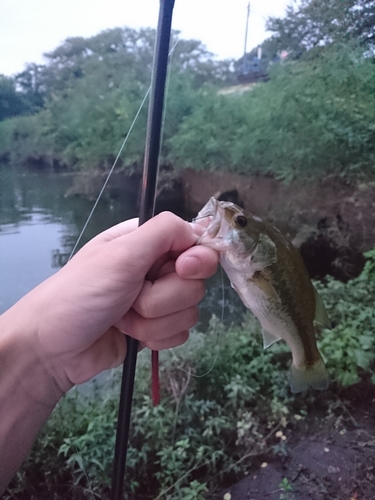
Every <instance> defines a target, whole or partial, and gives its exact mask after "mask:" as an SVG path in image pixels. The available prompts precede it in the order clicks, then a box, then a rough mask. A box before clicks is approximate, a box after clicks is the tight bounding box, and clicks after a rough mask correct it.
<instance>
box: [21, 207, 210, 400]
mask: <svg viewBox="0 0 375 500" xmlns="http://www.w3.org/2000/svg"><path fill="white" fill-rule="evenodd" d="M200 233H201V229H200V228H199V227H195V226H194V225H191V224H188V223H187V222H184V221H183V220H181V219H180V218H178V217H177V216H175V215H173V214H171V213H163V214H160V215H158V216H156V217H154V218H153V219H151V220H150V221H148V222H146V223H145V224H143V225H142V226H141V227H139V228H138V227H137V220H136V219H133V220H130V221H126V222H124V223H122V224H119V225H117V226H115V227H113V228H111V229H109V230H108V231H105V232H104V233H101V234H100V235H98V236H97V237H96V238H94V239H93V240H91V241H90V242H89V243H88V244H87V245H85V246H84V247H83V248H82V249H81V250H80V251H79V252H78V253H77V255H76V256H74V257H73V259H72V260H71V261H70V262H69V263H68V264H67V265H66V266H65V267H64V268H63V269H61V270H60V271H59V272H58V273H56V274H55V275H54V276H52V277H51V278H49V279H48V280H46V281H45V282H44V283H42V284H41V285H39V287H37V288H36V289H34V290H33V291H32V292H30V294H28V295H27V296H26V297H25V298H24V299H23V300H22V301H21V303H23V311H27V315H28V324H29V326H30V330H31V331H32V332H33V342H32V343H30V345H31V346H32V349H33V351H34V352H35V353H36V355H37V358H38V359H39V360H40V362H41V363H42V364H43V366H44V368H45V370H46V371H47V372H48V373H49V374H50V376H52V377H53V379H54V381H55V383H56V384H57V386H58V387H59V388H60V390H61V392H66V391H67V390H68V389H69V388H70V387H72V386H73V385H74V384H79V383H82V382H84V381H86V380H88V379H90V378H91V377H93V376H94V375H96V374H97V373H99V372H101V371H103V370H105V369H108V368H112V367H115V366H117V365H119V364H120V363H121V362H122V361H123V360H124V358H125V355H126V339H125V336H124V333H126V334H128V335H130V336H132V337H134V338H136V339H138V340H139V341H140V343H141V345H142V346H147V347H149V348H151V349H154V350H159V349H165V348H169V347H174V346H176V345H179V344H181V343H183V342H184V341H186V339H187V338H188V329H189V328H190V327H191V326H193V325H194V324H195V323H196V321H197V317H198V311H197V303H198V302H199V301H200V300H201V299H202V298H203V296H204V282H203V279H204V278H207V277H209V276H211V275H212V274H213V273H214V272H215V270H216V267H217V262H218V255H217V254H216V252H214V251H213V250H211V249H208V248H206V247H203V246H196V247H195V246H192V245H194V243H195V242H196V241H197V240H198V237H199V235H200ZM30 330H29V331H30Z"/></svg>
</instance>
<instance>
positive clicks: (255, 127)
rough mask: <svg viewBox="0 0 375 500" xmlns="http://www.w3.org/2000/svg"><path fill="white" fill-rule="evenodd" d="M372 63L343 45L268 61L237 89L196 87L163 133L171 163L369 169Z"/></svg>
mask: <svg viewBox="0 0 375 500" xmlns="http://www.w3.org/2000/svg"><path fill="white" fill-rule="evenodd" d="M374 110H375V66H374V64H373V63H372V61H371V60H370V59H367V58H364V57H363V56H362V55H361V53H360V52H358V51H356V50H355V49H353V48H350V47H349V48H348V47H347V46H340V47H335V48H332V50H330V51H328V50H327V51H326V52H325V53H324V54H322V56H321V57H320V58H319V59H316V60H310V61H305V62H299V63H294V62H289V63H286V64H284V65H278V66H277V67H274V69H273V71H272V73H271V80H270V81H269V82H267V83H264V84H261V85H257V86H255V87H254V88H253V90H251V91H250V92H246V93H244V94H242V95H232V96H225V95H217V94H216V93H215V92H211V93H205V94H204V95H202V100H201V105H200V106H199V107H198V108H196V109H194V111H193V113H192V114H190V115H189V116H187V117H186V118H185V119H184V121H183V123H182V125H181V127H180V129H179V132H178V133H177V134H176V135H175V136H174V137H172V139H171V140H170V144H171V155H170V160H171V161H172V162H173V163H174V164H175V165H176V166H179V167H193V168H195V169H223V170H231V171H237V172H242V173H247V172H249V173H257V172H258V173H259V172H260V173H263V174H267V173H272V174H273V175H275V176H277V177H278V178H283V179H287V180H288V179H292V178H294V177H302V178H303V177H307V176H309V177H321V176H322V175H330V174H338V175H347V176H348V177H353V176H354V175H356V176H357V175H362V176H364V177H366V178H367V177H369V176H371V175H373V174H374V163H375V148H374V144H375V128H374V126H373V124H374V122H375V112H374Z"/></svg>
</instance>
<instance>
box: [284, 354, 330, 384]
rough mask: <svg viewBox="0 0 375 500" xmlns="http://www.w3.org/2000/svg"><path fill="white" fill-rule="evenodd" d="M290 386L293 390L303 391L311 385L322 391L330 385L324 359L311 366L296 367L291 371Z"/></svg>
mask: <svg viewBox="0 0 375 500" xmlns="http://www.w3.org/2000/svg"><path fill="white" fill-rule="evenodd" d="M290 387H291V389H292V392H303V391H306V390H307V389H308V388H309V387H312V388H313V389H319V390H320V391H322V390H324V389H327V387H328V372H327V369H326V367H325V366H324V362H323V360H322V359H319V361H317V362H316V363H315V364H314V365H313V366H311V367H306V368H304V367H298V368H297V367H296V366H294V365H292V368H291V371H290Z"/></svg>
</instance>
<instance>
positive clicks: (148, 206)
mask: <svg viewBox="0 0 375 500" xmlns="http://www.w3.org/2000/svg"><path fill="white" fill-rule="evenodd" d="M174 1H175V0H160V5H159V18H158V26H157V32H156V42H155V50H154V60H153V69H152V78H151V95H150V103H149V110H148V118H147V135H146V146H145V159H144V165H143V180H142V194H141V204H140V210H139V225H142V224H144V223H145V222H146V221H148V220H149V219H151V218H152V217H153V215H154V211H155V193H156V181H157V175H158V166H159V155H160V141H161V129H162V118H163V109H164V93H165V82H166V76H167V67H168V50H169V42H170V36H171V25H172V13H173V7H174ZM126 342H127V354H126V358H125V361H124V365H123V371H122V382H121V392H120V402H119V410H118V420H117V432H116V445H115V456H114V462H113V475H112V492H111V500H122V498H123V486H124V475H125V465H126V455H127V448H128V440H129V428H130V416H131V407H132V399H133V389H134V378H135V368H136V364H137V354H138V340H136V339H133V338H131V337H129V336H126ZM157 364H158V363H157V353H153V372H155V371H156V372H157ZM155 368H156V370H155ZM155 380H156V382H155ZM155 383H156V384H157V379H153V384H155ZM154 402H155V401H154Z"/></svg>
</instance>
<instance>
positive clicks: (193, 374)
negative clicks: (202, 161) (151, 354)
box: [4, 249, 375, 500]
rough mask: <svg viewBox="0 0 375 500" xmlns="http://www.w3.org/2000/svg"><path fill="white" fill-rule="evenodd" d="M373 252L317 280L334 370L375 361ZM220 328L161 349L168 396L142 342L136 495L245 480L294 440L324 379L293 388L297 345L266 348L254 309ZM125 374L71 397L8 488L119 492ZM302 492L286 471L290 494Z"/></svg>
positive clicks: (130, 476) (166, 494) (68, 493)
mask: <svg viewBox="0 0 375 500" xmlns="http://www.w3.org/2000/svg"><path fill="white" fill-rule="evenodd" d="M367 259H368V261H367V263H366V266H365V268H364V270H363V272H362V274H361V275H360V276H359V277H358V278H356V279H354V280H352V281H349V282H348V283H345V284H344V283H339V282H336V281H334V280H329V281H328V283H327V284H317V287H318V288H319V292H320V294H321V296H322V298H323V300H324V302H325V303H326V306H327V310H328V313H329V315H330V316H331V319H332V321H333V324H334V327H333V329H332V330H331V331H328V330H326V331H324V333H323V334H322V335H321V338H320V341H319V345H320V349H321V351H322V353H323V356H324V358H325V360H326V362H327V366H328V369H329V371H330V374H331V376H332V378H333V380H334V381H336V382H338V383H339V384H343V385H348V384H352V383H355V382H356V381H358V380H359V377H361V376H369V374H370V375H371V373H373V370H374V368H375V359H374V358H375V337H374V335H373V332H374V328H375V314H374V307H373V297H374V294H375V279H374V278H375V249H374V250H372V251H371V252H368V253H367ZM221 330H222V327H221V326H220V324H219V322H218V320H217V319H216V318H213V319H212V321H211V325H210V328H209V331H208V332H207V333H206V334H204V335H203V334H201V333H195V334H193V335H192V338H191V339H190V341H189V342H188V343H187V344H186V345H185V346H182V347H180V348H177V349H174V350H172V351H169V352H164V353H162V356H161V358H162V359H161V366H162V371H161V381H162V403H161V404H160V405H159V406H157V407H153V406H152V403H151V398H150V397H149V396H148V395H147V393H148V391H149V360H148V357H145V355H146V354H147V353H145V352H143V353H141V354H140V356H139V361H138V372H137V383H136V388H135V396H134V411H133V416H132V423H131V433H130V435H131V442H130V448H129V450H128V472H127V478H126V484H127V485H128V488H127V493H126V495H127V497H126V498H128V499H129V500H130V499H135V498H137V499H141V498H144V499H147V498H153V499H159V500H162V499H163V500H167V499H169V500H172V499H173V500H178V499H180V500H187V499H189V498H191V499H195V500H197V499H203V498H206V494H207V493H208V492H211V493H212V492H213V491H214V490H215V487H217V485H218V484H220V483H222V482H223V481H225V480H232V481H233V480H235V479H236V477H238V476H237V474H239V473H241V472H242V473H243V471H244V469H246V468H247V467H249V466H250V465H251V462H252V460H253V459H254V458H255V459H257V457H258V458H259V457H262V456H264V454H265V453H268V454H270V453H277V454H285V453H286V452H287V450H286V446H287V445H286V442H285V436H284V435H283V432H281V431H280V430H278V429H280V427H281V428H285V427H286V426H287V425H292V422H293V418H294V417H292V416H293V415H295V414H296V413H298V414H299V415H301V414H306V411H305V408H308V405H309V404H311V401H312V399H311V397H312V394H313V391H312V392H311V393H310V392H309V393H307V395H306V396H304V395H298V396H293V395H291V393H290V391H289V387H288V381H287V377H288V373H287V372H288V365H289V364H290V353H289V350H288V349H287V348H286V347H285V344H282V343H278V344H276V345H273V346H272V347H271V348H269V349H267V350H266V351H263V348H262V342H261V338H260V331H259V325H258V322H257V321H256V320H255V319H254V318H253V317H252V316H251V315H248V316H246V317H245V318H244V320H243V323H242V324H241V325H238V326H234V325H233V326H231V327H230V328H228V329H227V331H225V332H223V331H221ZM218 335H219V336H220V338H218ZM218 348H219V355H218V358H217V360H216V356H215V353H216V349H218ZM213 363H214V366H212V365H213ZM208 371H209V373H208V374H207V375H206V376H204V377H200V375H202V374H205V373H207V372H208ZM119 379H120V373H119V372H118V371H113V372H111V375H110V376H108V378H107V380H106V381H105V382H101V384H100V385H98V386H94V389H93V386H92V385H91V386H90V385H89V386H88V387H87V390H90V387H91V391H94V392H93V393H92V394H89V395H88V396H87V397H86V396H83V394H82V392H80V391H76V392H74V391H72V393H71V394H70V395H67V396H66V397H65V398H64V400H63V401H62V402H61V404H60V405H59V406H58V407H57V408H56V410H55V412H54V413H53V415H52V417H51V419H50V420H49V422H48V423H47V425H46V427H45V429H44V431H43V433H42V434H41V436H40V438H39V439H38V441H37V443H36V445H35V446H34V449H33V450H32V453H31V454H30V456H29V458H28V459H27V461H26V463H25V465H24V467H23V469H22V470H21V471H20V472H19V473H18V476H17V477H16V478H15V480H13V482H12V483H11V486H10V488H9V489H8V491H7V493H6V494H5V496H4V499H6V500H8V499H9V500H10V499H17V498H23V497H22V492H24V491H27V494H28V498H29V499H31V500H33V499H34V500H36V499H38V500H40V499H43V498H46V499H47V498H54V499H55V500H58V499H60V498H61V499H63V498H72V499H84V498H90V499H92V498H101V499H105V498H108V495H109V484H110V475H111V465H112V460H113V449H114V435H115V421H116V417H117V403H118V391H119ZM373 381H374V383H375V378H374V380H373ZM331 387H332V385H331ZM333 387H334V385H333ZM334 400H335V401H337V397H336V396H334ZM297 408H298V409H297ZM299 418H301V417H299ZM282 438H284V440H283V439H282ZM291 493H292V492H291V485H290V484H289V482H288V480H287V479H286V478H284V479H283V481H282V482H281V483H280V496H283V498H284V497H285V498H288V495H289V494H291Z"/></svg>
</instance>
